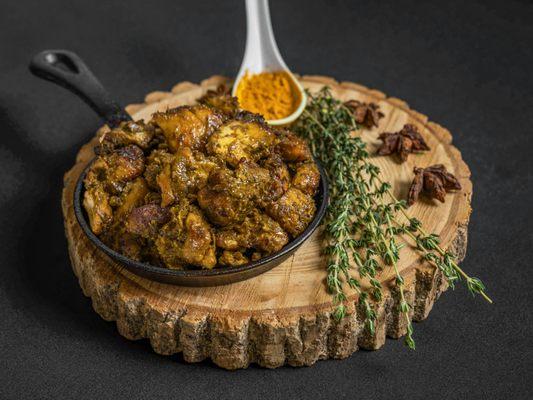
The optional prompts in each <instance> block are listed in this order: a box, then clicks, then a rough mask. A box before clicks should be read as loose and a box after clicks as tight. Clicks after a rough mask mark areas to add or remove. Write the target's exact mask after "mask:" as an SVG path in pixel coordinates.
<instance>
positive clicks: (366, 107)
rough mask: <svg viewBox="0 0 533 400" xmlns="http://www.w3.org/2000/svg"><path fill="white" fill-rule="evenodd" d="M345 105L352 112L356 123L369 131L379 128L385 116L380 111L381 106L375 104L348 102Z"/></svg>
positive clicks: (357, 101)
mask: <svg viewBox="0 0 533 400" xmlns="http://www.w3.org/2000/svg"><path fill="white" fill-rule="evenodd" d="M344 105H345V106H346V108H348V109H349V110H350V111H351V112H352V114H353V116H354V119H355V122H357V123H358V124H360V125H363V126H364V127H366V128H369V129H370V128H372V127H373V126H376V127H377V126H378V123H379V120H380V119H381V118H383V117H384V116H385V114H383V113H382V112H381V111H379V106H378V105H377V104H375V103H363V102H362V101H359V100H348V101H347V102H345V103H344Z"/></svg>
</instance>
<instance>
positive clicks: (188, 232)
mask: <svg viewBox="0 0 533 400" xmlns="http://www.w3.org/2000/svg"><path fill="white" fill-rule="evenodd" d="M155 245H156V248H157V251H158V253H159V255H160V257H161V260H162V261H163V262H164V263H165V265H166V266H167V267H168V268H171V269H175V268H182V267H183V265H184V264H188V265H193V266H197V267H201V268H205V269H211V268H213V267H214V266H215V265H216V263H217V260H216V257H215V243H214V234H213V230H212V228H211V226H210V225H209V223H208V222H207V221H206V220H205V218H204V216H203V214H202V212H201V211H200V210H199V209H198V208H197V207H195V206H193V205H189V204H187V203H186V202H184V201H183V202H180V204H177V205H175V206H173V207H171V209H170V221H169V222H168V223H167V224H165V225H164V226H163V227H162V228H161V229H160V231H159V235H158V237H157V238H156V240H155Z"/></svg>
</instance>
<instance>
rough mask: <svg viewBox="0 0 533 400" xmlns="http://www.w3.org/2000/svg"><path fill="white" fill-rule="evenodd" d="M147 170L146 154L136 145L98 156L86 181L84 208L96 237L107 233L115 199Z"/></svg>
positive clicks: (88, 172)
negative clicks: (104, 232)
mask: <svg viewBox="0 0 533 400" xmlns="http://www.w3.org/2000/svg"><path fill="white" fill-rule="evenodd" d="M143 170H144V155H143V153H142V150H141V149H139V148H138V147H137V146H128V147H124V148H121V149H119V150H116V151H114V152H112V153H110V154H105V155H101V156H98V157H97V158H96V160H95V161H94V162H93V164H92V165H91V167H90V168H89V170H88V171H87V175H86V176H85V179H84V184H85V189H86V190H85V193H84V196H83V206H84V207H85V210H86V211H87V214H88V216H89V225H90V226H91V230H92V231H93V233H94V234H95V235H99V234H101V233H102V232H103V231H104V230H106V229H107V228H108V227H109V226H110V224H111V222H112V220H113V210H112V196H113V195H117V194H121V193H122V191H123V190H124V188H125V187H126V184H127V183H128V181H130V180H133V179H135V178H136V177H138V176H139V175H141V174H142V172H143Z"/></svg>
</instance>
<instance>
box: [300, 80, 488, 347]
mask: <svg viewBox="0 0 533 400" xmlns="http://www.w3.org/2000/svg"><path fill="white" fill-rule="evenodd" d="M309 99H310V101H309V103H308V105H307V107H306V109H305V110H304V113H303V114H302V116H301V117H300V118H299V120H298V121H297V123H296V125H295V126H294V129H295V131H296V132H297V133H298V134H299V135H301V136H302V137H304V138H306V139H307V140H308V142H309V144H310V146H311V149H312V152H313V154H314V155H315V157H317V158H318V159H319V160H320V161H321V163H322V165H323V166H324V167H325V169H326V171H327V174H328V179H329V181H330V184H331V202H330V205H329V207H328V212H327V215H326V224H325V239H326V241H327V243H328V245H327V246H326V250H325V253H326V255H327V273H328V276H327V286H328V290H329V291H330V292H331V293H332V295H333V298H334V301H335V303H336V304H337V308H336V310H335V312H334V315H335V317H336V318H338V319H340V318H342V317H344V315H345V314H346V306H345V301H346V300H347V296H346V293H345V291H344V286H345V284H347V285H348V286H349V287H351V288H352V289H353V290H355V291H356V292H357V294H358V295H359V306H360V307H361V309H362V310H363V312H364V314H365V321H366V326H367V328H368V330H369V332H370V334H371V335H373V334H374V331H375V320H376V312H375V310H374V308H373V305H372V302H371V298H372V299H373V300H375V301H379V300H381V297H382V292H381V284H380V283H379V280H378V279H377V278H376V276H377V274H378V273H379V271H380V270H381V269H383V268H384V267H385V266H392V268H393V269H394V273H395V276H396V278H395V284H396V287H397V289H398V294H399V305H398V307H399V310H400V312H401V314H402V315H403V316H404V318H405V323H406V327H407V335H406V339H405V343H406V344H407V345H408V346H409V347H410V348H412V349H414V348H415V343H414V340H413V337H412V334H413V327H412V324H411V317H410V315H409V310H410V305H409V304H408V302H407V300H406V297H405V292H404V279H403V277H402V276H401V274H400V271H399V269H398V261H399V257H400V256H399V252H400V249H401V248H402V246H403V245H404V243H401V242H399V241H398V239H399V238H400V237H401V236H402V235H405V236H407V237H408V238H409V239H411V240H412V241H413V243H414V244H415V245H416V247H417V248H418V249H419V250H420V251H422V252H423V253H424V257H425V259H426V260H428V261H429V262H430V263H432V264H433V265H435V266H436V267H437V268H438V269H439V270H440V271H442V273H443V275H444V276H445V278H446V279H447V281H448V282H449V284H450V285H451V286H452V287H453V285H454V283H455V282H457V281H459V280H461V278H463V279H465V280H466V284H467V287H468V289H469V290H470V291H471V292H472V293H478V294H480V295H482V296H483V297H484V298H485V299H487V300H488V301H491V300H490V299H489V298H488V296H487V295H486V293H485V286H484V285H483V283H482V282H481V281H480V280H479V279H477V278H473V277H470V276H468V275H467V274H466V273H465V272H464V271H463V270H462V269H461V268H460V267H459V266H458V265H457V262H456V261H455V258H454V256H453V255H452V254H451V253H449V252H447V251H444V250H443V249H442V248H441V247H440V245H439V238H438V236H437V235H434V234H427V233H426V232H425V231H424V230H423V228H422V226H421V223H420V221H418V220H416V219H415V218H410V217H409V215H408V214H407V205H406V203H405V201H403V200H398V199H397V198H396V197H395V196H394V194H393V192H392V188H391V185H390V184H389V183H387V182H384V181H383V180H382V179H381V177H380V170H379V168H378V167H377V166H376V165H374V164H372V163H370V162H369V155H368V152H367V150H366V144H365V143H364V142H363V140H361V138H359V137H357V136H354V135H353V134H352V133H353V131H354V130H357V129H359V126H358V125H357V124H356V122H355V120H354V118H353V116H352V113H351V112H350V110H349V109H347V108H346V107H345V106H344V105H343V104H342V103H341V102H340V101H339V100H337V99H334V98H333V97H332V96H331V93H330V91H329V89H328V88H323V89H322V90H321V91H319V92H318V93H317V94H316V95H311V94H309ZM385 195H387V197H388V198H389V199H390V202H386V201H385ZM398 212H400V213H401V214H402V215H403V216H404V217H405V218H406V219H407V221H408V223H402V222H400V221H399V218H398ZM379 260H381V262H380V261H379ZM352 265H354V266H355V270H354V268H352ZM354 272H357V275H358V276H355V275H354ZM360 279H367V280H368V282H369V284H370V286H371V288H370V290H368V291H367V290H364V289H363V288H362V286H361V282H360Z"/></svg>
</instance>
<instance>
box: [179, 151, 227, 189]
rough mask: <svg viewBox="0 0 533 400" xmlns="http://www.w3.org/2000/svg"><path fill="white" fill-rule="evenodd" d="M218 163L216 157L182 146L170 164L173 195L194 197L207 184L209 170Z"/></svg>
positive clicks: (218, 164) (217, 165)
mask: <svg viewBox="0 0 533 400" xmlns="http://www.w3.org/2000/svg"><path fill="white" fill-rule="evenodd" d="M220 165H221V162H220V161H219V160H218V159H216V158H214V157H207V156H205V155H204V154H203V153H200V152H193V151H192V150H191V149H190V148H188V147H184V148H183V149H182V150H181V151H180V153H179V154H176V160H175V162H174V164H173V165H172V188H173V190H174V194H175V196H176V197H178V196H186V197H189V198H191V199H194V198H195V197H196V194H197V192H198V191H199V190H200V189H202V188H203V187H204V186H205V185H206V184H207V179H208V178H209V174H210V173H211V171H212V170H213V169H215V168H217V167H219V166H220Z"/></svg>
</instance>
